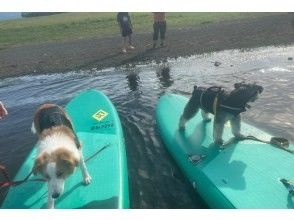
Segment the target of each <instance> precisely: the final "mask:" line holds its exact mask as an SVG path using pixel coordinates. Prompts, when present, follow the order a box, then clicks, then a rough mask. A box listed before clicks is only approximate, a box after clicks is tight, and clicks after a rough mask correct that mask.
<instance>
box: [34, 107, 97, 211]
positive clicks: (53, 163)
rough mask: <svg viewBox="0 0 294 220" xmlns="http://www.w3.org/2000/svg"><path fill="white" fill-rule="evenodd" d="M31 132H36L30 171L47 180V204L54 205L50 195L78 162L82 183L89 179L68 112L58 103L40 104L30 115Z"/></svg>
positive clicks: (59, 191) (57, 193) (58, 189)
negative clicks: (32, 162) (34, 157)
mask: <svg viewBox="0 0 294 220" xmlns="http://www.w3.org/2000/svg"><path fill="white" fill-rule="evenodd" d="M32 132H33V133H34V134H37V135H38V138H39V140H38V142H37V144H36V147H37V157H36V159H35V162H34V166H33V174H35V175H36V174H40V175H42V176H43V177H45V178H46V179H47V181H48V204H47V207H48V208H54V199H56V198H58V197H59V196H60V195H61V194H62V193H63V191H64V182H65V179H66V178H67V177H68V176H69V175H71V174H72V173H73V172H74V170H75V168H76V167H77V166H78V165H80V168H81V170H82V175H83V181H84V183H85V184H89V183H90V182H91V176H90V175H89V172H88V170H87V168H86V164H85V161H84V157H83V154H82V149H81V145H80V143H79V140H78V138H77V136H76V134H75V133H74V130H73V126H72V123H71V120H70V118H69V116H68V115H67V114H66V112H65V111H64V110H63V109H62V108H61V107H60V106H58V105H54V104H44V105H42V106H40V107H39V108H38V109H37V111H36V113H35V116H34V121H33V124H32Z"/></svg>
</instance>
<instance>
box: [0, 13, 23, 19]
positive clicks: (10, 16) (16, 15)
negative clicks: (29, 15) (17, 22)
mask: <svg viewBox="0 0 294 220" xmlns="http://www.w3.org/2000/svg"><path fill="white" fill-rule="evenodd" d="M19 18H22V17H21V12H0V21H1V20H13V19H19Z"/></svg>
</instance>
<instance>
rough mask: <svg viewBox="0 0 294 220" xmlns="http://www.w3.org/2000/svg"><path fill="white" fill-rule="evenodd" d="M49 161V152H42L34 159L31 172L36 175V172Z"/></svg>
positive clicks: (40, 170) (39, 171)
mask: <svg viewBox="0 0 294 220" xmlns="http://www.w3.org/2000/svg"><path fill="white" fill-rule="evenodd" d="M48 161H49V154H48V153H43V154H41V155H40V156H39V157H37V159H36V160H35V163H34V166H33V170H32V172H33V174H34V175H36V174H38V173H41V172H42V170H43V169H44V167H45V166H46V164H47V163H48Z"/></svg>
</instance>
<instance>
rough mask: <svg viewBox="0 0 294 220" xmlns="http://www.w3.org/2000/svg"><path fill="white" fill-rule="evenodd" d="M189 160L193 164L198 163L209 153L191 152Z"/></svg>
mask: <svg viewBox="0 0 294 220" xmlns="http://www.w3.org/2000/svg"><path fill="white" fill-rule="evenodd" d="M187 156H188V160H189V161H190V162H191V163H192V164H193V165H197V164H198V163H199V162H200V161H202V160H203V159H204V158H206V156H207V155H205V154H189V155H187Z"/></svg>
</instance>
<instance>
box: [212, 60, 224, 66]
mask: <svg viewBox="0 0 294 220" xmlns="http://www.w3.org/2000/svg"><path fill="white" fill-rule="evenodd" d="M221 64H222V63H221V62H218V61H215V62H214V66H220V65H221Z"/></svg>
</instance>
